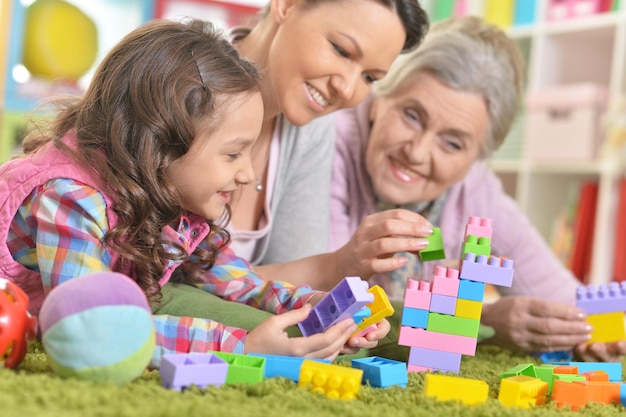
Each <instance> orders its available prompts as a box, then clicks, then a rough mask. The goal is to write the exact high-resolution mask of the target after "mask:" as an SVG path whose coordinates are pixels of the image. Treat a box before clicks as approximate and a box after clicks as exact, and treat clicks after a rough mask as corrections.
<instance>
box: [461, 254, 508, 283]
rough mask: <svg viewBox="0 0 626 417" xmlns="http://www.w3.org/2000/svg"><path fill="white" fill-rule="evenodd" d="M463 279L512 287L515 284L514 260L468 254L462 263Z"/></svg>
mask: <svg viewBox="0 0 626 417" xmlns="http://www.w3.org/2000/svg"><path fill="white" fill-rule="evenodd" d="M460 278H461V279H469V280H471V281H477V282H484V283H485V284H493V285H500V286H502V287H510V286H511V285H512V284H513V260H511V259H505V258H498V257H497V256H491V257H490V258H489V259H487V257H486V256H483V255H479V256H478V257H477V256H476V255H475V254H473V253H466V254H465V259H464V260H463V262H462V263H461V273H460Z"/></svg>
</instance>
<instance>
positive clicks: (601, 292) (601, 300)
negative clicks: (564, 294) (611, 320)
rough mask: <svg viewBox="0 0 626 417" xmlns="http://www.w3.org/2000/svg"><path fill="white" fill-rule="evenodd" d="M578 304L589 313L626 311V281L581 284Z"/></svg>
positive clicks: (577, 292) (578, 292) (577, 299)
mask: <svg viewBox="0 0 626 417" xmlns="http://www.w3.org/2000/svg"><path fill="white" fill-rule="evenodd" d="M576 305H577V306H578V308H580V309H581V310H583V311H584V312H585V313H587V314H600V313H612V312H617V311H626V281H624V282H621V283H618V282H611V283H609V284H608V285H606V284H602V285H593V284H590V285H580V286H578V288H576Z"/></svg>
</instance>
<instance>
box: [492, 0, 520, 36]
mask: <svg viewBox="0 0 626 417" xmlns="http://www.w3.org/2000/svg"><path fill="white" fill-rule="evenodd" d="M514 7H515V4H514V1H513V0H487V4H486V5H485V21H487V22H489V23H493V24H494V25H498V26H500V27H501V28H503V29H506V28H508V27H509V26H511V24H512V23H513V8H514Z"/></svg>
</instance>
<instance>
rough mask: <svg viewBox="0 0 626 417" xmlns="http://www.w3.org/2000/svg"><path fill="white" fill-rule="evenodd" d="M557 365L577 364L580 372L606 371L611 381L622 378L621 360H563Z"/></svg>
mask: <svg viewBox="0 0 626 417" xmlns="http://www.w3.org/2000/svg"><path fill="white" fill-rule="evenodd" d="M555 365H575V366H576V367H578V372H580V373H585V372H589V371H604V372H606V373H607V374H608V375H609V381H621V380H622V363H621V362H562V363H555Z"/></svg>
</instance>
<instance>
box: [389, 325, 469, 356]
mask: <svg viewBox="0 0 626 417" xmlns="http://www.w3.org/2000/svg"><path fill="white" fill-rule="evenodd" d="M398 344H399V345H402V346H411V347H419V348H424V349H431V350H440V351H442V352H451V353H461V354H463V355H471V356H474V355H475V354H476V338H475V337H467V336H457V335H454V334H446V333H436V332H430V331H428V330H424V329H415V328H413V327H407V326H400V336H399V338H398Z"/></svg>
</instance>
